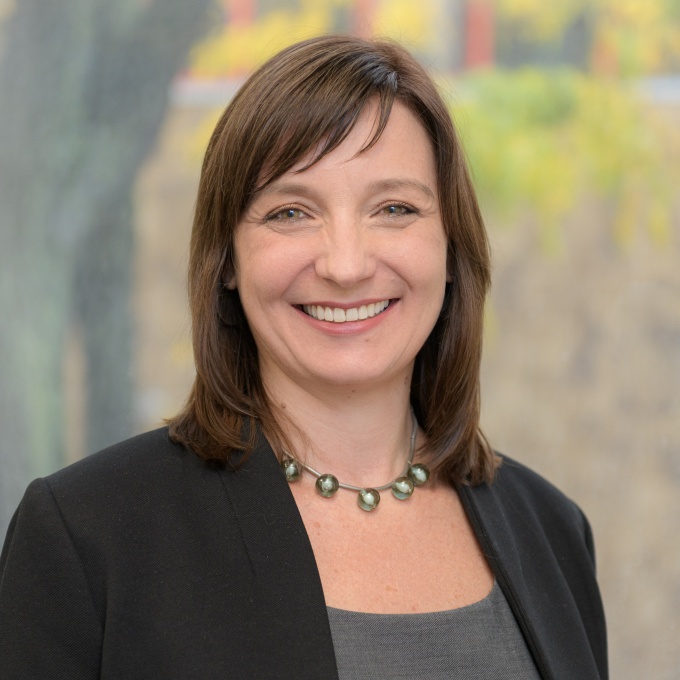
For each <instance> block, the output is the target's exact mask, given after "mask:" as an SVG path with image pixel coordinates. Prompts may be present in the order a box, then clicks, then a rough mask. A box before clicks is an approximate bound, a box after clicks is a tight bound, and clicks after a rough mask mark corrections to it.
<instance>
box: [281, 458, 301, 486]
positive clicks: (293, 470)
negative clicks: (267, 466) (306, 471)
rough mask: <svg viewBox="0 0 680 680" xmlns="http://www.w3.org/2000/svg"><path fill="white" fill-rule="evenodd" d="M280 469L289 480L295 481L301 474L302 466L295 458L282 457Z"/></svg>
mask: <svg viewBox="0 0 680 680" xmlns="http://www.w3.org/2000/svg"><path fill="white" fill-rule="evenodd" d="M281 469H282V470H283V474H284V475H286V479H287V480H288V481H289V482H297V480H298V479H300V475H301V474H302V468H301V467H300V463H298V462H297V461H296V460H295V458H284V459H283V460H282V461H281Z"/></svg>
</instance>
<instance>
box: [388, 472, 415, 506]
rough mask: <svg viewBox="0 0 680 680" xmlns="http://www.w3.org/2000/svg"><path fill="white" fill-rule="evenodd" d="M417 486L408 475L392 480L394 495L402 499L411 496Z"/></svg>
mask: <svg viewBox="0 0 680 680" xmlns="http://www.w3.org/2000/svg"><path fill="white" fill-rule="evenodd" d="M414 488H415V486H414V485H413V482H412V481H411V480H410V479H409V478H408V477H398V478H397V479H395V480H394V481H393V482H392V495H393V496H394V497H395V498H398V499H399V500H400V501H405V500H406V499H407V498H411V494H412V493H413V489H414Z"/></svg>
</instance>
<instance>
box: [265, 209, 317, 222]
mask: <svg viewBox="0 0 680 680" xmlns="http://www.w3.org/2000/svg"><path fill="white" fill-rule="evenodd" d="M304 217H307V215H306V213H304V212H302V210H300V209H299V208H282V209H281V210H277V211H276V212H273V213H271V214H269V215H267V217H266V219H267V221H268V222H295V221H296V220H301V219H302V218H304Z"/></svg>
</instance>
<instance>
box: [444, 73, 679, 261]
mask: <svg viewBox="0 0 680 680" xmlns="http://www.w3.org/2000/svg"><path fill="white" fill-rule="evenodd" d="M452 88H453V89H454V91H457V97H456V101H455V102H454V103H453V105H452V110H453V113H454V117H455V118H456V120H457V123H458V127H459V130H460V132H461V136H462V137H463V141H464V144H465V147H466V150H467V153H468V156H469V159H470V162H471V164H472V167H473V172H474V175H475V179H476V184H477V188H478V190H479V192H480V195H481V198H482V202H483V203H484V205H485V206H487V207H488V208H490V209H491V210H493V211H495V212H496V213H497V214H499V215H500V216H501V217H504V218H510V217H512V216H513V215H514V214H515V213H517V212H518V211H520V210H523V209H528V210H530V211H532V212H534V213H535V214H536V216H537V218H538V220H537V221H538V224H539V225H540V230H541V236H542V240H543V242H544V244H545V245H546V247H547V248H549V249H555V248H556V247H557V246H558V245H559V233H560V231H559V226H560V224H561V220H562V218H563V217H564V216H565V215H566V214H567V213H568V212H569V211H570V210H571V209H572V208H573V206H574V205H575V204H576V203H578V201H579V200H580V199H582V198H584V197H600V198H604V199H606V200H608V201H610V202H611V203H612V205H613V208H614V217H613V224H612V225H611V226H612V227H613V229H614V234H615V236H616V240H617V242H618V243H619V244H620V245H622V246H624V247H625V246H626V245H627V244H629V243H630V241H631V239H632V237H633V236H634V232H635V229H636V227H638V226H639V227H646V228H647V229H648V231H649V234H650V235H651V237H652V238H653V239H654V240H655V241H656V242H657V243H659V244H663V243H665V242H666V241H667V240H668V239H669V238H670V233H671V205H672V197H673V191H674V187H677V186H678V182H680V172H679V168H678V159H679V158H680V139H679V134H678V132H679V131H678V128H677V127H675V128H672V127H671V126H670V125H668V124H667V123H666V122H665V121H663V120H661V119H659V120H655V118H654V114H653V113H652V112H651V111H650V110H648V108H647V107H645V106H643V105H642V104H641V103H640V102H639V101H638V100H637V98H636V97H635V95H634V93H633V92H631V91H630V90H629V89H628V88H625V87H622V86H621V85H620V84H619V83H616V82H613V81H610V80H601V79H594V78H592V77H589V76H587V75H584V74H580V73H578V72H576V71H573V70H561V71H554V72H550V71H538V70H519V71H514V72H502V71H489V72H484V73H479V74H471V75H470V76H468V77H467V78H465V79H464V80H462V81H459V82H457V83H454V84H453V85H452Z"/></svg>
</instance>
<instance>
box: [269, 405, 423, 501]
mask: <svg viewBox="0 0 680 680" xmlns="http://www.w3.org/2000/svg"><path fill="white" fill-rule="evenodd" d="M411 416H412V419H413V429H412V431H411V441H410V446H409V453H408V460H407V461H406V466H405V468H404V471H403V472H402V474H401V475H400V476H399V477H397V478H396V479H395V480H393V481H391V482H388V483H387V484H383V485H382V486H376V487H373V488H363V487H361V486H354V485H352V484H343V483H342V482H339V481H338V478H337V477H335V475H331V474H328V473H323V474H322V473H321V472H317V471H316V470H315V469H314V468H312V467H310V466H309V465H306V464H305V463H303V462H301V461H299V460H297V459H296V458H293V457H292V456H291V455H290V454H289V453H288V452H287V451H284V454H285V457H284V458H283V460H282V461H281V468H282V470H283V474H284V475H285V476H286V479H287V480H288V482H290V483H291V484H292V483H293V482H297V480H298V479H300V477H301V476H302V471H303V470H306V471H307V472H309V473H310V474H312V475H314V476H315V477H316V484H315V486H316V490H317V492H318V493H319V494H320V495H321V496H323V497H324V498H330V497H331V496H333V495H334V494H335V492H336V491H337V490H338V489H347V490H348V491H356V492H357V505H358V506H359V507H360V508H361V509H362V510H365V511H366V512H370V511H371V510H375V509H376V508H377V507H378V503H380V491H385V490H386V489H392V495H393V496H394V497H395V498H396V499H398V500H400V501H405V500H406V499H407V498H410V497H411V495H412V494H413V490H414V489H415V487H417V486H422V485H423V484H425V482H427V480H428V479H429V478H430V470H429V468H428V467H427V465H423V464H422V463H416V464H415V465H414V464H413V453H414V451H415V448H416V433H417V431H418V421H417V420H416V415H415V413H413V412H411Z"/></svg>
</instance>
